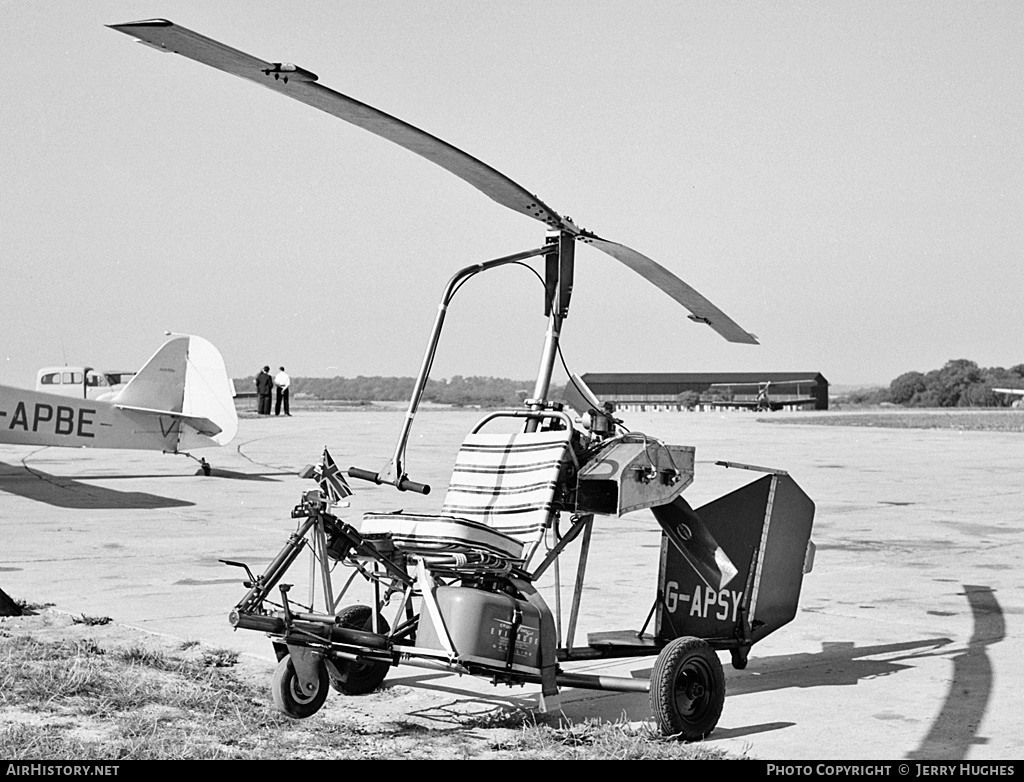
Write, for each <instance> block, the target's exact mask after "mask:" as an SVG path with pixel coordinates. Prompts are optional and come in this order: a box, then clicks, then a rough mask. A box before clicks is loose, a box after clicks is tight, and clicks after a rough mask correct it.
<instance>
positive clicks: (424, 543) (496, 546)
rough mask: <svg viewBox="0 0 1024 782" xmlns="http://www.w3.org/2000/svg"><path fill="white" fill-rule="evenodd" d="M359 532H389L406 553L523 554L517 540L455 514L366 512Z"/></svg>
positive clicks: (512, 556)
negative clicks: (480, 552) (431, 514)
mask: <svg viewBox="0 0 1024 782" xmlns="http://www.w3.org/2000/svg"><path fill="white" fill-rule="evenodd" d="M360 532H361V533H362V534H363V535H365V536H371V535H380V534H384V533H390V535H391V538H392V540H393V541H394V543H395V545H396V546H397V547H398V548H400V549H402V550H403V551H406V552H409V553H422V554H447V553H456V554H457V553H464V552H469V551H482V552H484V553H487V554H492V555H495V556H498V557H501V558H503V559H509V560H516V561H520V560H522V557H523V544H522V543H521V542H520V541H518V540H516V539H515V538H513V537H511V536H509V535H506V534H504V533H503V532H500V531H499V530H496V529H493V528H492V527H488V526H487V525H486V524H481V523H480V522H477V521H471V520H470V519H460V518H457V517H455V516H427V515H419V514H414V513H366V514H364V515H363V522H362V525H361V529H360Z"/></svg>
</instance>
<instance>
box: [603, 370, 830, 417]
mask: <svg viewBox="0 0 1024 782" xmlns="http://www.w3.org/2000/svg"><path fill="white" fill-rule="evenodd" d="M583 382H585V383H586V384H587V385H588V386H589V387H590V389H591V390H592V391H593V392H594V393H595V394H596V395H597V397H598V398H599V399H601V400H602V401H605V402H612V403H613V404H614V405H615V409H616V410H633V411H640V412H643V411H648V410H686V409H691V408H692V409H698V410H718V409H755V408H756V407H757V402H758V394H759V393H761V392H762V391H766V392H767V395H768V399H769V400H770V404H771V408H772V409H773V410H779V409H781V410H803V409H808V410H828V381H827V380H826V379H825V378H824V377H823V376H822V374H821V373H820V372H664V373H656V372H588V373H587V374H585V375H584V376H583ZM694 394H697V397H696V398H694Z"/></svg>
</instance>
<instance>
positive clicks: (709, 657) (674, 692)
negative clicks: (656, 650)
mask: <svg viewBox="0 0 1024 782" xmlns="http://www.w3.org/2000/svg"><path fill="white" fill-rule="evenodd" d="M724 704H725V674H724V673H723V671H722V663H721V661H719V659H718V654H717V653H716V652H715V650H714V649H712V648H711V647H710V646H709V645H708V644H707V643H706V642H705V641H702V640H701V639H699V638H691V637H682V638H676V639H674V640H672V641H670V642H669V643H668V645H667V646H665V648H664V649H662V650H661V654H659V655H658V658H657V660H655V662H654V669H653V671H652V672H651V710H652V712H653V713H654V720H655V722H656V723H657V725H658V729H659V730H660V731H661V732H662V733H663V734H665V735H666V736H679V737H680V738H682V739H685V740H686V741H699V740H700V739H703V738H704V737H706V736H707V735H708V734H710V733H711V731H713V730H714V729H715V726H716V725H717V724H718V718H719V717H720V716H721V715H722V706H723V705H724Z"/></svg>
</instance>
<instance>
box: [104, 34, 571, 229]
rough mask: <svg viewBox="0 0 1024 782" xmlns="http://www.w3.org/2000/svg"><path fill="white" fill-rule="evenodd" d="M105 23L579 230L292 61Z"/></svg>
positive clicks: (490, 172)
mask: <svg viewBox="0 0 1024 782" xmlns="http://www.w3.org/2000/svg"><path fill="white" fill-rule="evenodd" d="M108 26H109V27H110V28H111V29H112V30H117V31H118V32H122V33H125V34H126V35H130V36H133V37H134V38H137V39H139V41H140V42H142V43H145V44H147V45H149V46H151V47H153V48H156V49H158V50H161V51H167V52H174V53H175V54H180V55H182V56H183V57H187V58H188V59H190V60H195V61H196V62H200V63H203V64H204V65H209V66H211V67H213V68H216V69H218V70H221V71H225V72H226V73H230V74H233V75H235V76H240V77H242V78H243V79H248V80H249V81H252V82H255V83H256V84H261V85H263V86H264V87H268V88H270V89H272V90H274V91H275V92H279V93H281V94H282V95H287V96H288V97H290V98H294V99H295V100H297V101H300V102H302V103H305V104H307V105H309V106H312V107H314V108H317V109H320V110H321V111H324V112H327V113H328V114H331V115H332V116H335V117H337V118H338V119H343V120H345V121H346V122H349V123H351V124H353V125H356V126H357V127H360V128H362V129H363V130H368V131H370V132H371V133H373V134H375V135H377V136H380V137H381V138H385V139H387V140H388V141H391V142H394V143H395V144H398V145H399V146H400V147H405V148H406V149H408V150H409V151H411V152H415V153H416V154H417V155H419V156H420V157H423V158H426V159H427V160H429V161H431V162H432V163H436V164H437V165H439V166H441V168H443V169H445V170H447V171H450V172H451V173H453V174H455V176H457V177H459V178H460V179H462V180H464V181H466V182H468V183H469V184H471V185H473V186H474V187H475V188H476V189H477V190H479V191H480V192H482V193H483V194H484V195H486V196H488V197H489V198H491V199H493V200H494V201H497V202H498V203H499V204H501V205H502V206H505V207H507V208H509V209H512V210H513V211H516V212H520V213H521V214H524V215H526V216H528V217H532V218H534V219H535V220H540V221H541V222H542V223H545V224H547V225H548V226H550V227H551V228H556V229H567V228H570V227H571V228H572V229H575V230H574V231H573V233H577V232H578V230H579V229H576V228H575V226H573V225H572V223H570V222H569V221H567V220H565V219H563V218H562V216H561V215H559V214H558V213H557V212H555V211H554V210H552V209H551V208H549V207H548V206H547V205H546V204H544V203H543V202H542V201H541V200H540V199H539V198H537V196H535V195H533V194H532V193H530V192H528V191H526V190H525V189H524V188H522V187H521V186H520V185H518V184H516V183H515V182H513V181H512V180H511V179H509V178H508V177H507V176H505V175H504V174H502V173H501V172H500V171H496V170H495V169H493V168H491V167H490V166H488V165H487V164H486V163H483V162H481V161H479V160H477V159H476V158H475V157H473V156H472V155H467V154H466V153H465V152H463V151H462V150H461V149H458V148H457V147H453V146H452V145H451V144H449V143H448V142H446V141H442V140H441V139H439V138H437V137H436V136H432V135H430V134H429V133H426V132H425V131H422V130H420V129H419V128H417V127H414V126H412V125H410V124H409V123H407V122H403V121H402V120H400V119H398V118H397V117H392V116H391V115H390V114H385V113H384V112H383V111H378V110H377V109H375V108H373V107H372V106H367V105H366V104H365V103H361V102H359V101H357V100H355V99H354V98H350V97H348V96H347V95H342V94H341V93H340V92H335V91H334V90H332V89H329V88H327V87H324V86H323V85H321V84H317V83H316V80H317V76H316V74H315V73H311V72H309V71H307V70H305V69H303V68H298V67H296V66H294V65H289V64H283V63H273V62H265V61H264V60H260V59H258V58H256V57H253V56H252V55H249V54H245V53H244V52H240V51H238V50H237V49H232V48H231V47H230V46H225V45H224V44H222V43H220V42H218V41H214V40H213V39H212V38H207V37H206V36H204V35H200V34H199V33H196V32H193V31H192V30H189V29H187V28H185V27H181V26H179V25H176V24H174V23H173V22H169V21H167V20H166V19H149V20H146V21H141V22H129V23H127V24H113V25H108Z"/></svg>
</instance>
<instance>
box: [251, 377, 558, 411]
mask: <svg viewBox="0 0 1024 782" xmlns="http://www.w3.org/2000/svg"><path fill="white" fill-rule="evenodd" d="M415 382H416V380H415V378H411V377H381V376H373V377H364V376H362V375H360V376H359V377H294V378H292V382H291V386H290V387H289V389H290V394H291V397H292V398H293V399H295V398H297V397H300V396H305V397H312V398H314V399H320V400H332V401H340V402H400V401H405V400H408V399H409V397H410V396H411V395H412V389H413V386H414V385H415ZM254 384H255V379H254V378H252V377H249V378H245V379H243V380H238V381H236V383H235V385H236V387H237V388H239V389H251V388H253V387H254ZM533 386H534V381H533V380H510V379H508V378H500V377H478V376H474V377H463V376H462V375H455V376H454V377H451V378H447V379H441V380H428V381H427V386H426V388H425V389H424V391H423V401H424V402H435V403H437V404H445V405H463V406H469V405H480V406H483V407H492V406H493V407H504V406H514V405H518V404H519V403H520V402H521V401H522V400H523V399H526V398H527V397H529V396H530V395H531V394H532V393H533ZM559 392H560V389H557V388H552V393H551V397H552V398H557V396H558V393H559Z"/></svg>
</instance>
